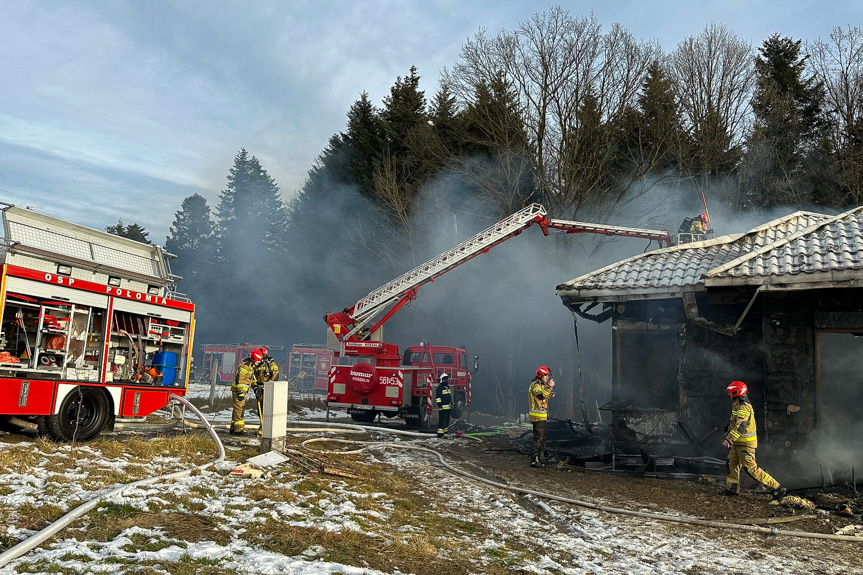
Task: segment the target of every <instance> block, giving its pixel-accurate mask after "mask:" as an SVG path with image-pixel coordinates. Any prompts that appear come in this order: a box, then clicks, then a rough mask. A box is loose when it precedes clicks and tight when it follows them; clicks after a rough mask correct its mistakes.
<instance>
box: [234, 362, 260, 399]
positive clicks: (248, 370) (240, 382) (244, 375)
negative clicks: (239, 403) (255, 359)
mask: <svg viewBox="0 0 863 575" xmlns="http://www.w3.org/2000/svg"><path fill="white" fill-rule="evenodd" d="M254 384H255V368H254V366H252V362H250V361H249V360H248V359H245V360H243V363H241V364H240V367H238V368H237V375H236V376H234V384H233V385H231V389H236V390H239V391H240V392H241V393H248V391H249V387H250V386H252V385H254Z"/></svg>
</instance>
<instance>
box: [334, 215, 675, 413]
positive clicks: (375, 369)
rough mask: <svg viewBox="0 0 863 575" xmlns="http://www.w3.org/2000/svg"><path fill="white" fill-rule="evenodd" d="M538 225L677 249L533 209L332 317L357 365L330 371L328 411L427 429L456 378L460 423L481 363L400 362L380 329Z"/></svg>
mask: <svg viewBox="0 0 863 575" xmlns="http://www.w3.org/2000/svg"><path fill="white" fill-rule="evenodd" d="M533 224H537V225H538V226H539V227H540V229H541V230H542V233H543V235H546V236H547V235H549V233H550V231H551V230H555V231H560V232H564V233H567V234H578V233H592V234H602V235H614V236H626V237H635V238H644V239H648V240H651V241H657V242H658V243H659V244H660V246H661V245H662V244H665V245H671V244H672V239H671V236H670V235H669V233H668V231H667V230H648V229H642V228H629V227H622V226H607V225H600V224H590V223H585V222H575V221H568V220H556V219H551V218H549V217H548V216H547V212H546V210H545V208H544V207H543V206H541V205H540V204H531V205H530V206H528V207H526V208H524V209H522V210H520V211H518V212H516V213H514V214H512V215H510V216H508V217H506V218H504V219H503V220H501V221H500V222H498V223H496V224H495V225H493V226H491V227H490V228H488V229H486V230H483V231H482V232H480V233H478V234H476V235H475V236H473V237H471V238H469V239H467V240H465V241H463V242H462V243H460V244H458V245H457V246H455V247H454V248H452V249H450V250H449V251H446V252H444V253H442V254H440V255H439V256H437V257H435V258H433V259H431V260H429V261H427V262H425V263H423V264H421V265H419V266H417V267H416V268H414V269H412V270H411V271H409V272H407V273H405V274H403V275H402V276H400V277H398V278H396V279H394V280H393V281H391V282H389V283H387V284H385V285H383V286H381V287H379V288H377V289H376V290H374V291H372V292H370V293H369V294H368V295H367V296H365V297H364V298H362V299H360V300H359V301H358V302H356V303H355V304H354V305H352V306H350V307H346V308H344V310H342V311H341V312H336V313H328V314H326V315H325V316H324V320H325V321H326V323H327V325H328V327H329V330H328V331H327V344H328V346H329V347H330V348H331V349H333V351H334V352H335V357H336V358H352V359H353V360H354V361H355V362H356V363H355V364H354V365H333V366H332V367H331V368H330V380H329V386H328V391H327V408H328V409H332V408H343V409H347V410H348V413H350V414H351V417H352V418H353V419H354V420H355V421H365V422H369V421H373V420H374V419H375V417H376V416H377V414H379V413H380V414H382V415H384V416H386V417H394V416H400V417H403V418H404V419H405V422H406V423H407V424H408V425H409V426H411V427H419V428H427V427H428V426H429V419H430V415H431V411H432V398H433V397H434V391H435V387H436V385H437V377H438V376H439V375H440V373H441V372H447V373H451V374H452V375H451V382H452V381H453V380H455V381H458V382H459V383H458V384H457V387H455V386H454V387H453V392H454V398H456V401H455V409H454V411H453V415H454V416H455V417H459V416H460V415H461V411H462V410H463V409H464V408H465V407H469V406H470V397H471V396H470V384H471V378H470V375H471V374H472V373H473V372H475V371H476V370H477V367H478V359H477V358H476V356H473V361H472V362H471V361H470V360H469V355H468V354H467V352H466V350H465V349H464V348H455V347H446V346H430V345H427V344H423V345H421V346H417V347H411V348H408V352H407V353H406V354H405V357H404V358H402V356H401V355H400V354H399V349H398V346H397V345H394V344H390V343H385V342H383V341H381V340H382V338H381V327H382V326H383V324H384V323H386V322H387V320H389V318H390V317H392V315H393V314H394V313H395V312H396V311H398V310H399V309H400V308H401V307H402V306H403V305H405V304H406V303H408V302H410V301H413V300H414V299H416V297H417V290H419V288H420V287H421V286H423V285H424V284H426V283H428V282H431V281H434V280H435V278H437V277H439V276H441V275H443V274H445V273H446V272H448V271H450V270H452V269H454V268H455V267H457V266H459V265H461V264H463V263H465V262H467V261H468V260H471V259H473V258H475V257H476V256H478V255H480V254H483V253H485V252H487V251H488V250H490V249H491V248H493V247H495V246H496V245H498V244H500V243H501V242H504V241H506V240H508V239H509V238H511V237H514V236H517V235H519V234H521V233H522V232H523V231H524V230H526V229H527V228H529V227H530V226H532V225H533ZM389 306H393V307H392V308H390V310H389V311H387V313H386V314H385V315H384V316H383V318H381V319H380V320H378V321H377V322H376V323H374V324H373V325H370V324H371V322H372V320H373V319H374V318H375V317H376V316H377V315H378V314H380V313H381V312H383V310H384V309H386V308H387V307H389ZM444 359H446V360H447V361H444ZM449 360H451V361H449ZM337 363H338V360H337ZM471 363H472V365H469V364H471ZM469 367H470V368H471V369H468V368H469ZM457 378H458V379H457Z"/></svg>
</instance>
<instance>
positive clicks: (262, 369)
mask: <svg viewBox="0 0 863 575" xmlns="http://www.w3.org/2000/svg"><path fill="white" fill-rule="evenodd" d="M256 351H258V352H260V353H261V357H262V359H261V362H260V363H259V364H258V365H257V366H256V367H255V384H254V385H253V386H252V390H253V391H254V392H255V399H256V400H257V404H258V418H259V419H260V421H261V427H259V428H258V436H261V435H263V433H264V429H263V427H264V383H266V382H268V381H274V380H276V379H279V366H278V364H276V362H275V361H273V358H271V357H270V352H269V350H268V349H267V348H265V347H261V348H260V349H258V350H256Z"/></svg>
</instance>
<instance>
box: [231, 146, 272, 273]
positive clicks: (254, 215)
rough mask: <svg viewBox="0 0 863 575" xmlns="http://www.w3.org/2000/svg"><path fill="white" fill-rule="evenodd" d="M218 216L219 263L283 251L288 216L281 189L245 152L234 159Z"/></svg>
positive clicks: (256, 161) (241, 152) (243, 150)
mask: <svg viewBox="0 0 863 575" xmlns="http://www.w3.org/2000/svg"><path fill="white" fill-rule="evenodd" d="M216 214H217V217H218V224H217V227H216V229H217V246H218V254H217V255H218V257H219V258H220V259H222V260H224V261H227V262H231V263H238V262H239V261H241V260H242V259H243V257H242V256H243V255H244V254H247V253H248V251H250V250H251V251H254V252H256V253H263V254H266V253H275V252H278V251H281V250H283V249H284V230H285V227H286V225H287V213H286V211H285V206H284V204H283V202H282V200H281V198H280V197H279V186H278V185H277V184H276V182H275V181H274V180H273V178H272V177H271V176H270V175H269V174H268V173H267V171H266V170H265V169H264V168H263V167H262V166H261V163H260V162H259V161H258V159H257V158H256V157H255V156H250V155H249V153H248V152H247V151H246V150H245V148H243V149H241V150H240V151H239V152H238V153H237V155H236V156H235V157H234V165H233V166H232V167H231V169H230V171H229V173H228V185H227V187H226V189H224V190H222V193H221V194H220V195H219V205H218V207H217V208H216Z"/></svg>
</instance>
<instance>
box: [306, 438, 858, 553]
mask: <svg viewBox="0 0 863 575" xmlns="http://www.w3.org/2000/svg"><path fill="white" fill-rule="evenodd" d="M373 429H378V428H373ZM386 431H390V430H386ZM407 433H409V432H407ZM321 441H328V442H332V443H346V444H366V445H365V446H364V447H361V448H360V449H356V450H353V451H319V452H318V453H335V454H345V453H360V452H362V451H367V450H370V449H374V448H377V447H384V448H391V449H413V450H416V451H424V452H427V453H431V454H433V455H434V456H435V457H437V458H438V460H440V463H441V465H443V466H444V467H445V468H446V469H447V470H449V471H450V472H451V473H453V474H455V475H460V476H462V477H464V478H466V479H470V480H473V481H478V482H480V483H485V484H486V485H491V486H492V487H497V488H499V489H505V490H507V491H512V492H514V493H520V494H522V495H533V496H534V497H539V498H542V499H550V500H552V501H558V502H560V503H567V504H570V505H575V506H577V507H584V508H587V509H594V510H596V511H604V512H606V513H614V514H618V515H629V516H632V517H640V518H642V519H653V520H656V521H667V522H671V523H682V524H686V525H695V526H699V527H713V528H717V529H731V530H734V531H749V532H752V533H762V534H764V535H787V536H789V537H802V538H809V539H828V540H831V541H853V542H855V543H863V538H861V537H855V536H853V535H835V534H831V533H813V532H811V531H792V530H788V529H777V528H775V527H758V526H757V525H741V524H739V523H726V522H724V521H711V520H709V519H694V518H687V517H678V516H674V515H666V514H663V513H651V512H647V511H633V510H631V509H622V508H619V507H609V506H607V505H598V504H596V503H591V502H589V501H582V500H579V499H573V498H570V497H561V496H560V495H554V494H552V493H545V492H542V491H536V490H533V489H526V488H524V487H517V486H513V485H507V484H505V483H500V482H497V481H492V480H490V479H486V478H484V477H479V476H477V475H473V474H471V473H468V472H467V471H464V470H462V469H459V468H458V467H455V466H454V465H451V464H450V463H449V462H447V461H446V460H445V459H444V458H443V456H442V455H441V454H440V453H438V452H437V451H435V450H434V449H429V448H427V447H420V446H418V445H405V444H399V443H384V442H372V443H368V442H363V441H352V440H349V439H333V438H326V437H319V438H314V439H307V440H306V441H304V442H303V443H302V445H303V446H304V447H305V446H306V445H308V444H311V443H316V442H321Z"/></svg>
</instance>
